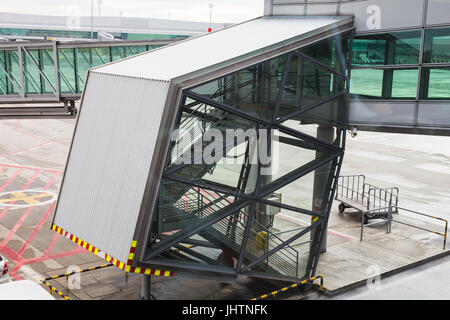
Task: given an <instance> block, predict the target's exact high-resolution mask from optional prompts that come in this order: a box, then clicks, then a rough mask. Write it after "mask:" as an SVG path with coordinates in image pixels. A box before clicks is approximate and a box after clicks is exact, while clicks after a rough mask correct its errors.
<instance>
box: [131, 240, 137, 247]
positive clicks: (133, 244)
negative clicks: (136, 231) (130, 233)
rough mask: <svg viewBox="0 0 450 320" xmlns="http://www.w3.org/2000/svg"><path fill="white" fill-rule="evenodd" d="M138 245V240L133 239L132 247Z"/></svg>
mask: <svg viewBox="0 0 450 320" xmlns="http://www.w3.org/2000/svg"><path fill="white" fill-rule="evenodd" d="M136 246H137V241H136V240H133V241H132V242H131V247H132V248H136Z"/></svg>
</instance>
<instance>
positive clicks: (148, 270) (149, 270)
mask: <svg viewBox="0 0 450 320" xmlns="http://www.w3.org/2000/svg"><path fill="white" fill-rule="evenodd" d="M139 269H140V268H139ZM150 272H152V269H145V272H144V273H145V274H147V275H148V274H150Z"/></svg>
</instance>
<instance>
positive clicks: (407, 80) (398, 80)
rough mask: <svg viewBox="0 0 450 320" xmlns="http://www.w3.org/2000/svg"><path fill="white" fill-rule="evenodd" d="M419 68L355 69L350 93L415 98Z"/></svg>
mask: <svg viewBox="0 0 450 320" xmlns="http://www.w3.org/2000/svg"><path fill="white" fill-rule="evenodd" d="M418 77H419V69H418V68H417V69H385V70H382V69H354V70H352V77H351V85H350V93H351V94H353V95H358V96H361V97H363V98H368V99H393V98H395V99H415V98H416V95H417V83H418Z"/></svg>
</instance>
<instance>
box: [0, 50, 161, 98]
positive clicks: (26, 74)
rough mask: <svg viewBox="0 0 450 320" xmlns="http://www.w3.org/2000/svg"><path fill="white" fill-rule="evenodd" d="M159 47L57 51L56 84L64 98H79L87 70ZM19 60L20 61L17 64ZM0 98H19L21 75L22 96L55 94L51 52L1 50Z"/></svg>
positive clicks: (52, 54)
mask: <svg viewBox="0 0 450 320" xmlns="http://www.w3.org/2000/svg"><path fill="white" fill-rule="evenodd" d="M159 46H160V45H134V46H102V47H87V48H58V49H57V63H58V67H59V70H58V78H59V79H58V80H59V87H60V92H61V93H63V94H79V93H81V92H82V90H83V88H84V84H85V81H86V75H87V71H88V69H90V68H93V67H97V66H100V65H103V64H105V63H109V62H111V61H115V60H118V59H123V58H126V57H129V56H132V55H135V54H138V53H142V52H145V51H148V50H152V49H155V48H157V47H159ZM20 57H21V59H22V61H21V63H20ZM0 65H1V68H0V95H6V94H19V93H20V92H21V91H22V88H21V74H20V70H21V67H22V70H23V84H24V93H25V94H52V93H54V92H55V89H56V85H55V61H54V53H53V49H27V48H26V47H25V49H24V50H21V52H19V51H18V50H0Z"/></svg>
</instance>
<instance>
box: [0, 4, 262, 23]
mask: <svg viewBox="0 0 450 320" xmlns="http://www.w3.org/2000/svg"><path fill="white" fill-rule="evenodd" d="M93 1H94V15H98V4H97V0H93ZM209 3H213V4H214V7H213V11H212V12H213V22H239V21H244V20H248V19H251V18H254V17H257V16H261V15H262V14H263V6H264V0H190V1H189V0H166V1H164V0H128V1H127V0H102V4H101V15H102V16H120V15H121V14H122V15H123V16H128V17H145V18H160V19H167V18H168V17H170V19H173V20H191V21H209V7H208V4H209ZM0 11H1V12H10V13H26V14H42V15H70V14H71V13H73V12H74V11H75V12H80V13H81V15H82V16H90V15H91V0H14V1H1V2H0Z"/></svg>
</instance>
